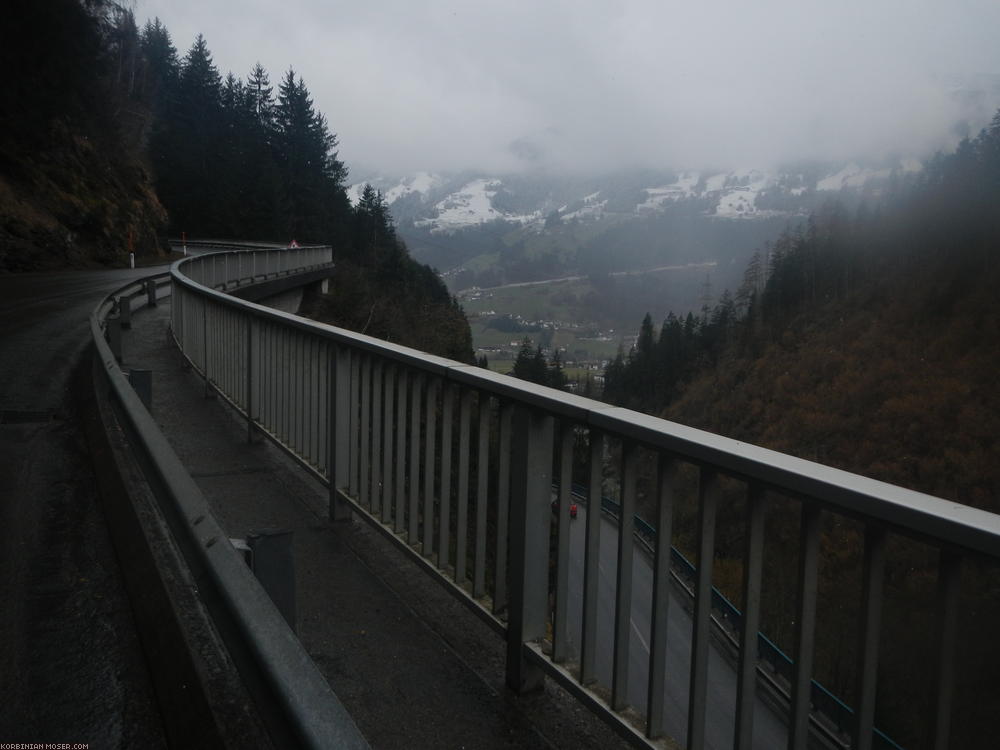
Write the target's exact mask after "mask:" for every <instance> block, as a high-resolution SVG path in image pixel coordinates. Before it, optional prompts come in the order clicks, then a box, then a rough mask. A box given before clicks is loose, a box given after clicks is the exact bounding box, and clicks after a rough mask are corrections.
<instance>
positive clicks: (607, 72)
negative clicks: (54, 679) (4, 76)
mask: <svg viewBox="0 0 1000 750" xmlns="http://www.w3.org/2000/svg"><path fill="white" fill-rule="evenodd" d="M135 13H136V18H137V20H138V22H139V23H140V25H141V24H142V23H144V22H145V20H146V19H147V18H152V17H153V16H159V18H160V20H161V21H163V22H164V23H165V24H166V26H167V28H168V29H169V31H170V33H171V36H172V38H173V41H174V44H175V46H176V47H177V48H178V52H179V54H180V55H181V56H183V55H184V53H186V51H187V50H188V48H189V47H190V46H191V43H192V41H193V40H194V37H195V35H196V34H198V33H199V32H200V33H202V34H204V35H205V39H206V41H207V42H208V46H209V48H210V49H211V51H212V54H213V56H214V59H215V62H216V65H217V66H218V67H219V69H220V71H221V72H222V73H223V75H224V74H225V73H226V72H228V71H229V70H232V71H233V72H234V73H235V74H237V75H239V76H241V77H245V76H246V74H247V72H248V71H249V70H250V68H251V67H252V66H253V64H254V63H255V62H257V61H260V62H261V64H263V66H264V67H265V68H266V69H267V70H268V71H269V72H270V74H271V81H272V83H274V84H275V85H276V84H277V81H278V80H279V79H280V78H281V76H282V74H283V73H284V71H286V70H287V69H288V67H289V66H291V67H293V68H294V69H295V70H296V72H297V73H299V74H301V75H302V77H303V78H304V79H305V82H306V85H307V86H308V88H309V90H310V92H311V93H312V95H313V99H314V101H315V103H316V106H317V107H318V108H319V109H320V110H321V111H322V112H324V113H325V114H326V116H327V118H328V120H329V122H330V125H331V127H332V129H333V131H334V132H336V133H337V135H338V137H339V139H340V156H341V158H342V159H344V160H345V161H346V162H347V163H348V164H349V165H351V166H352V168H353V172H354V176H355V177H358V178H360V177H362V176H363V175H362V174H359V172H361V171H364V172H366V173H369V172H370V170H372V169H380V170H383V171H385V172H388V173H393V174H402V173H405V172H411V171H415V170H420V169H428V170H449V169H463V168H470V169H486V170H511V169H521V168H525V167H530V166H532V165H540V166H545V167H552V168H570V169H574V170H577V171H591V170H600V169H606V168H609V167H614V166H620V165H636V164H641V165H649V166H668V167H675V168H703V167H704V168H707V167H720V168H724V167H744V166H772V165H775V164H777V163H779V162H781V161H787V160H791V159H799V158H815V159H851V158H856V157H859V156H862V157H883V156H887V155H890V154H893V153H899V154H901V155H907V154H915V155H922V154H924V153H927V152H929V151H932V150H934V149H936V148H939V147H943V146H947V145H948V138H950V137H951V138H953V137H954V136H953V134H952V132H953V125H954V124H955V122H956V120H958V119H960V118H962V117H966V118H968V116H969V114H970V110H971V113H972V114H973V115H975V114H977V110H978V116H979V117H980V118H982V117H987V118H988V116H989V114H990V113H991V112H992V110H993V109H995V108H996V107H997V106H998V105H1000V100H998V98H997V96H996V92H994V93H993V94H992V95H990V96H989V97H988V98H987V99H986V100H985V101H984V100H980V102H979V103H978V105H974V106H971V107H970V104H969V102H968V101H966V100H963V99H961V98H959V97H956V96H955V94H954V89H955V85H956V82H959V81H966V82H971V83H972V84H973V86H974V87H982V82H983V81H984V80H987V81H990V80H992V81H997V80H1000V44H998V36H997V35H998V32H1000V1H998V0H822V1H815V0H754V1H752V2H751V1H750V0H742V1H740V2H735V1H732V0H687V2H683V3H681V2H676V1H674V0H620V1H618V0H603V1H599V0H527V1H524V2H522V1H521V0H489V2H480V1H478V0H476V1H475V2H473V1H471V0H466V1H465V2H460V1H459V0H453V1H452V2H421V1H419V0H379V1H377V2H376V1H372V2H366V1H365V0H353V1H352V2H350V3H347V2H340V1H338V0H283V2H275V1H274V0H240V1H239V2H219V1H216V2H206V0H197V1H196V0H136V5H135ZM989 76H993V78H992V79H990V78H989ZM991 85H995V84H991ZM966 99H967V98H966ZM963 102H964V103H963ZM982 124H984V123H983V122H981V121H979V122H974V123H973V125H975V126H977V127H978V126H981V125H982ZM364 176H368V175H367V174H366V175H364Z"/></svg>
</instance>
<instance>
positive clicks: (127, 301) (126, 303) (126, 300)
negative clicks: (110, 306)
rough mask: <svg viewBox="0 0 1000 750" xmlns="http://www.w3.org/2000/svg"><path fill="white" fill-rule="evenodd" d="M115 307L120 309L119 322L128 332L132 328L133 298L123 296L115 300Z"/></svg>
mask: <svg viewBox="0 0 1000 750" xmlns="http://www.w3.org/2000/svg"><path fill="white" fill-rule="evenodd" d="M115 306H116V307H117V308H118V320H120V321H121V326H122V328H123V329H125V330H126V331H127V330H128V329H129V328H131V327H132V298H131V297H129V296H128V295H127V294H123V295H121V296H120V297H117V298H116V299H115Z"/></svg>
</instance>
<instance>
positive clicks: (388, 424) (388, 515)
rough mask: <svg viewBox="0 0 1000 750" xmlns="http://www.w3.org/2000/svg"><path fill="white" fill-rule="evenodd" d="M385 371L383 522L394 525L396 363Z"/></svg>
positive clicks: (388, 365)
mask: <svg viewBox="0 0 1000 750" xmlns="http://www.w3.org/2000/svg"><path fill="white" fill-rule="evenodd" d="M383 371H384V373H385V386H384V388H385V397H384V403H385V406H383V409H382V425H383V426H382V523H384V524H385V525H386V526H390V527H391V526H392V501H393V499H394V498H395V495H394V494H393V484H392V480H393V475H394V473H395V464H396V461H395V459H394V457H393V448H394V441H393V439H392V437H393V419H394V416H395V399H396V377H397V368H396V366H395V365H392V364H387V365H386V366H385V368H384V370H383Z"/></svg>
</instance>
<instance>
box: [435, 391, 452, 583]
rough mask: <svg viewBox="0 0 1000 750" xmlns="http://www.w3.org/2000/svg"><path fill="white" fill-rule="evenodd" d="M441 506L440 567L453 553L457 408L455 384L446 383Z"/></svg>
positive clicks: (442, 566) (442, 568) (444, 567)
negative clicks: (453, 453) (453, 443)
mask: <svg viewBox="0 0 1000 750" xmlns="http://www.w3.org/2000/svg"><path fill="white" fill-rule="evenodd" d="M441 399H442V404H441V412H442V413H441V508H440V511H439V514H440V517H439V518H438V522H439V524H440V526H439V531H438V567H439V568H440V569H441V570H445V569H446V568H447V567H448V557H449V555H450V553H451V549H450V547H451V538H450V535H449V533H450V526H451V447H452V446H451V433H452V421H453V417H454V408H455V386H454V385H452V384H451V383H444V384H443V386H442V391H441Z"/></svg>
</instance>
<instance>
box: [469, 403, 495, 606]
mask: <svg viewBox="0 0 1000 750" xmlns="http://www.w3.org/2000/svg"><path fill="white" fill-rule="evenodd" d="M492 414H493V404H492V403H491V401H490V397H489V396H487V395H486V394H485V393H480V394H479V440H478V445H477V447H476V480H477V481H476V548H475V564H474V567H473V571H472V596H473V597H475V598H476V599H479V598H481V597H482V596H484V595H485V594H486V509H487V506H488V505H489V493H490V417H491V416H492Z"/></svg>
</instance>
